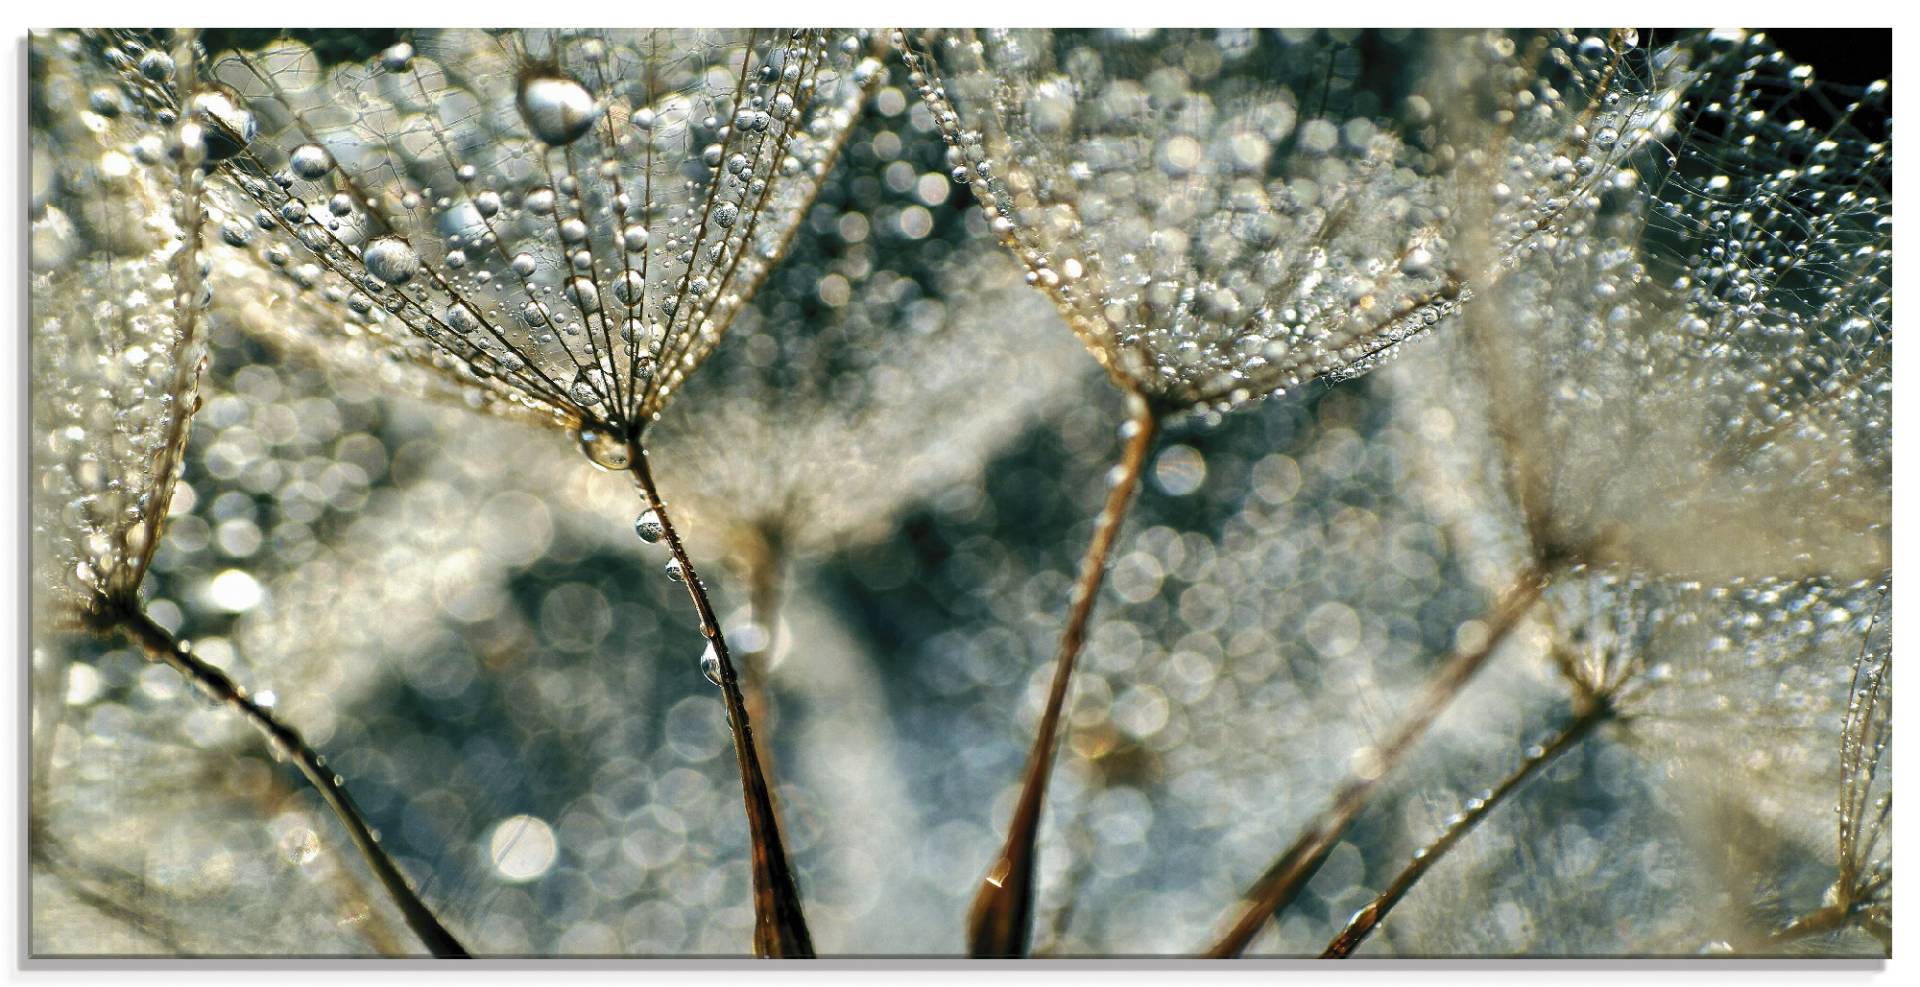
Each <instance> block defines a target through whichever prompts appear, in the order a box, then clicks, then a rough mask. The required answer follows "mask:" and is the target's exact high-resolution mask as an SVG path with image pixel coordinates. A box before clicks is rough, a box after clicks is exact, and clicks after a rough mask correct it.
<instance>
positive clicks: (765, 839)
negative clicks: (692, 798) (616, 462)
mask: <svg viewBox="0 0 1920 987" xmlns="http://www.w3.org/2000/svg"><path fill="white" fill-rule="evenodd" d="M630 458H631V461H632V465H631V466H629V467H628V469H629V470H630V471H631V472H632V473H633V480H634V483H635V485H636V486H638V487H639V488H640V495H641V496H642V497H644V498H645V499H646V502H647V507H648V509H650V510H652V511H653V513H654V516H655V517H658V518H659V519H660V527H661V529H662V530H663V533H664V534H665V536H666V540H667V548H668V549H669V550H670V551H671V552H672V553H673V558H674V560H675V561H677V562H679V563H680V572H681V574H682V576H684V578H685V580H686V585H687V595H688V596H691V597H692V598H693V609H694V610H695V612H697V613H698V614H699V615H700V633H701V635H702V636H704V637H705V638H706V639H707V644H708V645H709V646H711V647H712V648H713V653H714V654H715V655H716V656H717V657H718V658H719V661H720V695H721V698H722V699H723V700H724V701H725V703H726V707H727V721H728V723H729V724H730V725H731V726H732V727H733V753H734V757H735V758H736V759H737V760H738V761H739V764H740V788H741V794H742V797H743V798H744V800H745V802H746V809H747V838H748V840H749V841H751V843H752V858H753V859H752V867H753V951H754V955H756V956H780V957H805V958H811V957H812V956H813V938H812V936H811V935H809V934H808V932H807V920H806V916H805V915H804V914H803V913H802V912H801V909H800V890H799V888H798V886H796V885H795V883H794V879H793V871H792V869H791V868H790V867H789V865H788V863H787V850H786V846H785V845H784V844H783V843H782V842H781V840H780V821H779V818H778V817H777V816H776V815H775V814H774V809H773V791H772V789H771V788H770V787H769V786H768V785H767V779H766V774H765V773H764V772H763V771H762V770H761V767H760V755H759V753H758V751H757V750H756V748H755V746H754V741H753V727H752V725H751V723H750V721H749V718H748V715H747V702H746V699H745V698H744V697H743V696H742V695H741V692H740V676H739V674H738V673H737V672H736V671H735V670H734V667H733V658H732V656H731V655H729V654H728V653H727V641H726V638H725V637H724V636H722V635H721V633H720V620H719V618H717V617H715V616H714V613H713V604H712V603H711V602H710V601H709V600H708V599H707V588H706V586H705V584H703V583H701V581H700V575H699V573H697V572H695V571H694V568H693V560H692V559H690V558H688V557H687V549H686V546H685V545H683V544H681V542H680V533H679V532H678V531H675V530H674V527H673V521H672V519H671V518H669V517H668V516H667V505H666V502H665V501H663V500H661V499H660V491H659V489H658V488H657V487H655V486H654V482H653V470H652V468H651V467H650V466H649V465H648V463H647V453H646V450H645V449H643V448H641V446H640V443H639V442H638V441H635V442H633V443H631V450H630Z"/></svg>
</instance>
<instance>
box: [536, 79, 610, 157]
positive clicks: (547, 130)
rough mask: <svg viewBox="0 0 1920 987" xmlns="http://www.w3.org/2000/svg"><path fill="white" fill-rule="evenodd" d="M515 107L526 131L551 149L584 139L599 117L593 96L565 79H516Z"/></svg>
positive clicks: (579, 85)
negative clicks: (518, 93)
mask: <svg viewBox="0 0 1920 987" xmlns="http://www.w3.org/2000/svg"><path fill="white" fill-rule="evenodd" d="M519 104H520V116H521V117H522V118H523V119H525V120H526V121H527V129H528V130H531V131H533V136H535V137H537V138H539V139H540V140H541V141H542V142H544V143H547V144H551V145H553V146H555V147H560V146H563V145H566V144H571V143H573V142H574V141H577V140H579V139H580V138H582V137H584V136H586V133H587V131H589V130H592V129H593V124H594V122H595V121H596V120H598V119H599V118H600V111H599V108H598V107H596V106H594V105H593V94H592V93H589V92H587V87H585V86H583V85H581V84H580V83H578V82H575V81H573V80H572V79H569V78H566V77H565V76H557V75H534V76H528V77H527V78H525V79H522V80H520V95H519Z"/></svg>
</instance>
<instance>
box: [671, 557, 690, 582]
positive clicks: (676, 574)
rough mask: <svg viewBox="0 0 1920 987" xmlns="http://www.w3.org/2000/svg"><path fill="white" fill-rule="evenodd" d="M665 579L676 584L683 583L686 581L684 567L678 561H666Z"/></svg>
mask: <svg viewBox="0 0 1920 987" xmlns="http://www.w3.org/2000/svg"><path fill="white" fill-rule="evenodd" d="M667 579H669V580H671V581H673V582H676V583H684V582H686V581H687V570H686V567H685V566H682V565H681V564H680V560H679V559H668V560H667Z"/></svg>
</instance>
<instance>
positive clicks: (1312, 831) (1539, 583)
mask: <svg viewBox="0 0 1920 987" xmlns="http://www.w3.org/2000/svg"><path fill="white" fill-rule="evenodd" d="M1546 580H1547V573H1546V570H1544V569H1542V568H1539V567H1537V566H1535V567H1530V568H1529V569H1527V570H1526V571H1525V572H1523V573H1521V574H1520V576H1519V577H1518V578H1516V579H1515V580H1514V582H1513V585H1511V586H1509V587H1508V588H1507V590H1506V592H1505V593H1504V594H1502V596H1501V598H1500V602H1499V603H1498V604H1496V605H1495V606H1494V608H1493V609H1492V610H1491V611H1489V612H1488V614H1487V621H1488V625H1489V626H1488V628H1487V639H1486V641H1484V642H1482V643H1481V644H1480V645H1479V646H1477V647H1474V648H1469V649H1467V650H1464V651H1457V652H1455V653H1454V655H1453V657H1452V658H1450V659H1448V660H1447V663H1446V664H1444V665H1442V666H1440V669H1439V670H1438V671H1437V672H1435V673H1434V675H1433V677H1432V678H1430V679H1428V680H1427V685H1426V688H1425V689H1423V690H1422V691H1421V694H1420V697H1419V698H1418V699H1416V700H1415V701H1414V703H1413V706H1412V708H1411V709H1409V710H1408V711H1407V713H1406V714H1405V718H1404V719H1402V720H1401V722H1400V725H1399V727H1398V728H1397V729H1396V730H1395V731H1394V733H1393V735H1392V737H1391V738H1390V739H1389V740H1388V741H1387V742H1386V743H1385V744H1382V745H1381V746H1380V747H1379V749H1378V751H1377V752H1376V753H1375V756H1374V757H1373V758H1371V762H1372V763H1371V764H1370V765H1369V767H1368V770H1366V771H1364V772H1359V773H1356V774H1355V775H1353V776H1352V777H1350V778H1348V779H1347V782H1346V784H1345V785H1343V786H1342V787H1341V789H1340V791H1339V792H1338V793H1337V794H1336V795H1335V796H1334V799H1333V802H1332V803H1331V804H1329V805H1328V806H1327V807H1326V808H1324V809H1322V810H1320V814H1319V815H1317V816H1315V817H1314V818H1313V819H1312V821H1310V822H1309V823H1308V824H1307V827H1306V829H1305V830H1303V831H1302V832H1301V833H1300V835H1299V837H1298V838H1296V839H1295V840H1294V842H1293V845H1292V846H1290V847H1288V848H1287V851H1286V852H1285V853H1282V854H1281V855H1280V857H1279V859H1277V860H1275V861H1274V862H1273V865H1272V866H1270V867H1268V868H1267V872H1266V873H1265V874H1263V875H1261V877H1260V880H1259V881H1257V882H1255V884H1254V886H1253V888H1252V889H1251V890H1249V891H1248V892H1247V894H1246V896H1245V899H1244V900H1245V901H1246V907H1245V908H1244V909H1243V910H1242V911H1241V913H1240V917H1239V919H1237V920H1236V921H1235V922H1234V924H1233V927H1232V928H1230V929H1228V930H1227V933H1226V934H1225V935H1223V936H1221V937H1220V939H1219V941H1217V942H1215V943H1214V944H1213V946H1212V947H1211V948H1209V949H1208V950H1207V952H1206V954H1205V955H1207V956H1209V957H1212V958H1215V959H1223V958H1227V957H1233V956H1238V955H1240V954H1241V953H1242V952H1244V951H1245V950H1246V948H1247V946H1248V944H1250V943H1252V942H1253V937H1254V936H1255V935H1258V934H1259V932H1260V929H1261V928H1262V927H1264V926H1265V925H1266V924H1267V920H1268V919H1271V918H1273V917H1275V916H1276V915H1277V914H1279V913H1280V912H1281V911H1283V910H1285V909H1286V907H1287V906H1288V905H1290V904H1292V903H1293V900H1294V899H1295V898H1297V897H1299V895H1300V892H1301V890H1302V889H1304V888H1305V887H1306V886H1307V882H1308V881H1310V880H1312V879H1313V875H1314V874H1315V873H1317V872H1318V871H1319V870H1320V865H1321V864H1322V863H1325V862H1326V859H1327V854H1329V853H1331V852H1333V848H1334V846H1336V845H1337V844H1338V843H1339V842H1340V837H1341V836H1343V835H1345V833H1346V831H1347V828H1348V827H1349V826H1351V825H1353V821H1354V819H1355V818H1357V817H1358V816H1359V815H1360V811H1361V810H1362V809H1364V808H1366V806H1367V803H1368V802H1369V801H1370V800H1371V799H1372V797H1373V793H1374V791H1375V790H1376V789H1377V788H1378V787H1379V784H1380V781H1381V780H1382V779H1384V778H1385V777H1386V776H1387V774H1388V773H1389V772H1391V771H1392V770H1393V768H1394V766H1395V765H1397V764H1398V763H1399V762H1400V761H1401V760H1403V759H1404V758H1405V757H1406V755H1407V752H1408V751H1409V750H1411V749H1412V747H1413V744H1414V742H1415V741H1417V740H1419V739H1420V737H1421V735H1423V734H1425V733H1426V731H1427V728H1428V727H1430V726H1432V725H1433V721H1434V720H1435V719H1437V718H1438V717H1439V716H1440V713H1441V712H1442V711H1444V710H1445V709H1446V708H1447V706H1448V705H1449V704H1451V703H1452V702H1453V700H1454V697H1456V696H1458V695H1459V694H1460V690H1461V689H1463V688H1465V687H1466V684H1467V682H1469V681H1470V680H1472V678H1473V675H1474V673H1475V672H1478V671H1479V670H1480V668H1481V667H1482V666H1483V665H1485V664H1486V661H1487V658H1488V657H1489V656H1491V655H1492V654H1493V652H1494V651H1495V650H1496V649H1497V648H1499V646H1500V643H1501V642H1502V641H1505V640H1506V639H1507V635H1509V634H1511V633H1512V632H1513V629H1514V628H1515V627H1518V626H1519V624H1520V619H1521V618H1522V617H1524V616H1526V614H1527V611H1528V610H1530V609H1532V607H1533V603H1534V601H1535V600H1537V599H1539V597H1540V591H1541V590H1542V589H1543V588H1545V586H1546Z"/></svg>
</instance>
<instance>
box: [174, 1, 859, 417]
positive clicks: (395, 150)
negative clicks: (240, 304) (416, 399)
mask: <svg viewBox="0 0 1920 987" xmlns="http://www.w3.org/2000/svg"><path fill="white" fill-rule="evenodd" d="M411 47H412V51H411V53H410V55H409V57H408V58H406V59H404V60H401V59H390V58H382V59H377V60H375V61H374V62H371V63H366V64H360V63H347V64H342V65H334V66H324V65H322V64H321V62H320V60H319V59H318V58H317V57H316V56H315V54H314V53H313V52H312V50H310V49H308V48H306V47H305V46H304V45H301V44H299V43H297V42H292V41H287V42H281V43H277V44H275V45H273V46H269V47H267V48H265V49H261V50H257V51H245V52H240V51H236V52H224V53H219V54H216V55H215V56H214V57H213V59H212V72H213V73H214V74H215V76H216V77H217V78H218V79H220V80H221V81H222V83H223V84H225V85H227V86H230V87H231V88H232V90H233V92H235V93H236V94H238V97H239V98H240V99H241V100H243V101H244V102H245V104H246V105H247V106H249V107H252V108H254V109H255V114H256V116H258V117H260V118H262V119H263V120H266V121H268V122H267V123H266V124H265V125H263V127H262V128H261V132H260V134H259V135H258V136H257V137H256V138H255V139H254V140H252V141H251V142H250V143H249V144H248V147H247V149H246V151H245V152H244V153H242V154H240V155H238V156H237V157H236V158H235V159H234V161H233V162H231V163H230V164H229V165H228V166H227V167H225V168H223V169H222V172H221V174H220V176H219V177H218V179H217V180H216V181H215V182H214V183H213V189H214V192H215V197H216V206H215V208H216V210H217V211H218V212H219V213H220V214H221V219H222V221H226V220H228V219H231V220H234V221H237V222H240V223H243V224H245V223H252V224H255V225H257V226H259V227H260V229H261V232H262V233H263V234H264V235H261V236H256V237H253V238H252V241H251V243H250V244H249V245H247V246H246V247H241V248H233V247H226V248H223V249H225V250H226V253H224V254H223V256H222V258H221V260H222V269H221V271H222V273H221V276H231V277H246V278H255V279H258V278H261V277H262V275H263V274H264V276H265V279H266V280H267V281H269V282H270V283H272V284H273V285H274V286H275V289H276V291H277V293H278V294H280V295H282V296H283V297H289V298H292V299H295V300H296V304H295V305H294V306H293V310H294V312H295V314H296V317H295V318H292V319H286V318H282V319H264V318H255V319H252V320H249V321H248V323H247V324H248V325H250V326H252V327H253V328H255V329H257V330H259V331H263V332H265V333H267V334H268V335H269V336H272V337H275V338H279V339H284V340H288V341H291V342H292V343H293V344H294V345H296V346H297V347H299V348H302V349H305V350H309V351H313V352H317V353H320V354H323V355H332V358H334V359H337V360H342V361H358V362H360V363H362V364H378V363H381V362H386V363H400V364H408V365H412V366H413V367H416V368H419V369H422V370H424V371H425V373H424V374H422V373H413V372H411V371H409V374H408V376H409V378H410V379H412V380H413V383H414V386H415V387H416V388H417V389H419V390H422V391H427V392H437V393H441V394H451V395H454V396H458V397H459V398H460V399H464V400H466V401H467V402H468V403H470V404H473V405H475V406H479V407H482V408H484V409H488V410H496V411H500V412H502V413H505V414H508V415H516V414H518V415H520V416H522V417H530V418H542V417H544V418H546V419H547V420H549V421H558V422H560V423H562V424H564V425H567V426H569V427H582V426H585V425H590V424H597V425H599V426H602V427H605V428H608V429H610V430H611V431H613V432H616V433H621V432H624V431H625V430H627V429H628V428H629V427H633V426H638V425H641V424H643V423H645V422H648V421H650V420H652V418H653V417H654V416H655V415H657V414H658V412H659V411H660V410H661V409H663V408H664V407H666V406H667V404H668V403H669V402H670V401H671V399H672V396H673V395H674V394H675V393H676V392H677V391H678V390H679V389H680V387H681V385H682V382H683V381H684V380H685V378H686V376H687V375H688V374H689V373H690V372H691V371H692V370H693V369H694V368H695V367H697V366H699V365H700V363H701V362H702V361H704V360H705V359H706V357H707V355H708V354H709V353H710V352H711V351H712V349H713V347H714V345H715V344H716V343H718V341H719V339H720V336H721V334H723V333H724V332H725V331H726V329H727V326H728V325H729V324H730V323H731V322H732V320H733V318H734V317H735V315H736V314H737V313H738V312H739V310H740V308H741V307H742V306H743V305H744V304H745V302H746V301H747V300H748V299H750V298H751V297H752V295H753V293H754V291H755V288H756V287H757V285H758V284H759V282H760V281H761V279H763V278H764V277H765V276H766V273H767V271H768V270H769V269H770V268H771V267H772V265H773V264H774V262H775V261H777V260H778V259H779V257H780V256H781V254H782V253H784V251H785V247H786V243H787V240H788V239H789V238H790V236H791V235H792V232H793V228H794V224H795V223H796V222H798V220H799V219H800V218H801V216H803V215H804V213H805V210H806V207H807V205H808V203H810V202H811V201H812V197H813V195H814V193H815V192H816V191H817V188H818V185H819V183H820V181H821V179H822V178H823V177H824V175H825V172H826V170H827V168H828V166H829V164H830V163H831V161H832V159H833V157H834V155H835V153H836V152H837V150H838V148H839V145H840V142H841V141H842V140H843V139H844V137H845V134H846V131H847V129H848V127H849V126H850V124H851V123H852V120H853V118H854V117H855V115H856V113H857V110H858V104H859V100H860V98H861V94H862V92H863V89H862V85H863V83H865V82H866V81H867V79H868V78H869V76H870V75H871V74H872V73H873V72H874V68H873V67H872V64H871V63H870V62H868V61H866V47H867V46H866V43H865V42H864V41H863V40H862V39H861V37H860V36H859V35H857V34H853V33H834V34H824V33H817V32H791V33H789V32H776V31H761V32H698V31H655V32H649V31H635V32H531V31H530V32H506V33H502V34H487V33H483V32H478V31H446V32H439V33H435V34H430V35H423V36H420V37H416V38H414V39H413V40H412V42H411ZM311 147H318V148H320V149H321V150H322V151H323V152H324V153H325V155H326V156H327V158H329V159H330V160H331V161H332V163H333V166H332V167H331V168H329V169H327V170H325V171H318V169H317V167H315V166H313V163H312V162H313V159H314V157H315V156H314V154H313V153H312V152H311V151H310V150H308V149H309V148H311ZM296 157H298V160H296ZM316 172H317V174H315V173H316ZM432 378H438V379H432Z"/></svg>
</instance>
